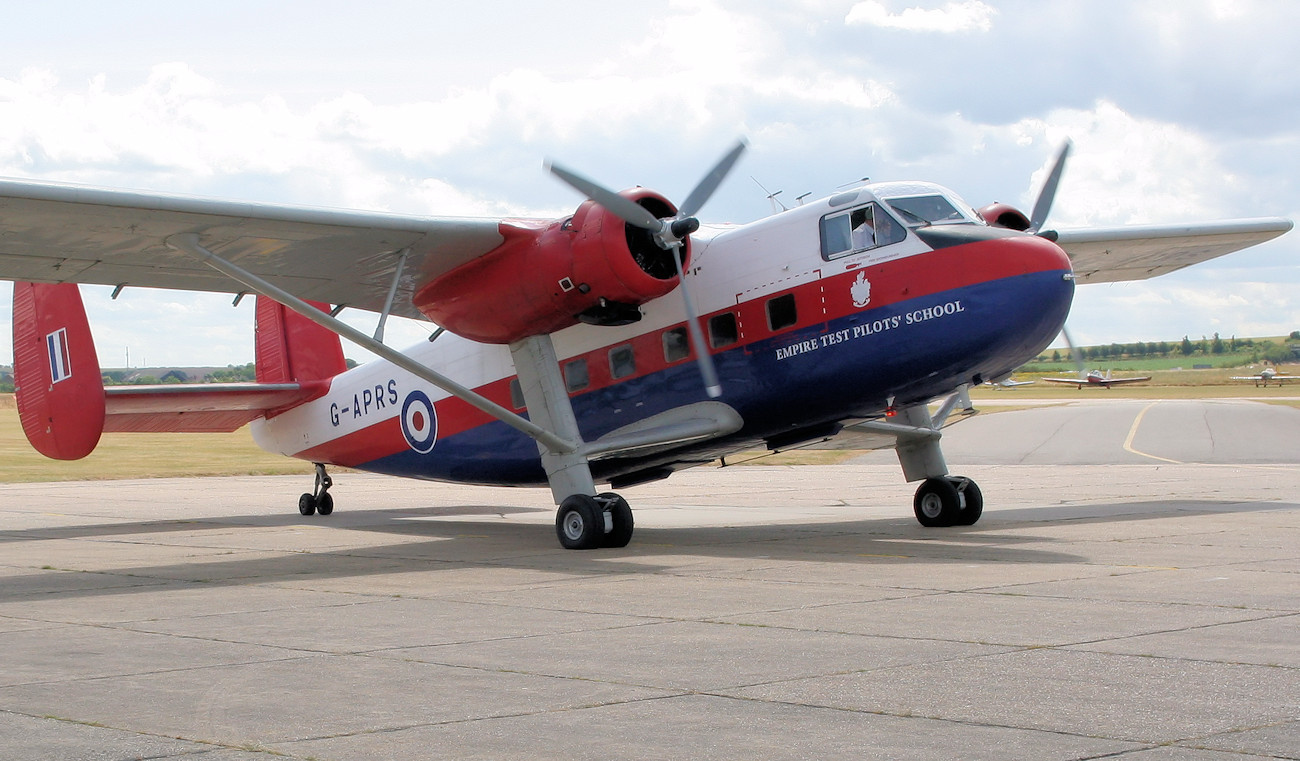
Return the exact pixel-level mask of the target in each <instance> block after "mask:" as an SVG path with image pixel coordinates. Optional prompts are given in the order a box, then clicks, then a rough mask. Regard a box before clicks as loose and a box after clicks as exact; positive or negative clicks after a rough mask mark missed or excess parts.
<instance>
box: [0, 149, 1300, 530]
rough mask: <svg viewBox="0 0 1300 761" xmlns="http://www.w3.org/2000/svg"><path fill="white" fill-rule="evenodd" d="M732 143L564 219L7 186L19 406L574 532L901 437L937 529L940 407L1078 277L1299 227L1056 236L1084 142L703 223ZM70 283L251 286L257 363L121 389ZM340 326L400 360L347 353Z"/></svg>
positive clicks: (969, 515)
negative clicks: (529, 502) (496, 509)
mask: <svg viewBox="0 0 1300 761" xmlns="http://www.w3.org/2000/svg"><path fill="white" fill-rule="evenodd" d="M743 148H744V143H741V144H738V145H737V146H736V147H735V148H733V149H732V150H731V151H730V152H728V153H727V155H726V156H725V157H724V158H723V159H722V160H721V161H720V162H719V163H718V165H717V166H716V167H714V168H713V170H712V171H711V172H709V174H708V175H706V177H705V179H704V180H703V181H701V183H700V185H699V186H698V187H696V188H695V190H694V191H692V192H691V193H690V194H689V195H688V196H687V197H686V200H685V201H683V202H682V205H681V206H680V207H678V206H675V205H674V204H673V203H672V202H671V201H669V200H668V199H667V198H666V197H664V196H662V195H660V194H658V193H655V192H652V191H650V190H646V189H644V188H639V187H638V188H633V189H631V190H626V191H623V192H621V193H615V192H612V191H610V190H607V189H605V188H603V187H602V186H600V185H598V184H596V183H594V182H592V181H590V180H587V179H585V178H583V177H581V176H579V175H577V174H575V173H573V172H570V171H568V170H566V169H563V168H561V167H558V166H552V167H551V171H552V172H554V173H555V174H556V176H558V177H559V178H561V179H562V180H564V181H566V182H567V183H569V184H570V185H572V186H573V187H575V188H577V189H578V190H580V191H581V192H582V193H584V194H585V195H586V196H587V197H588V200H586V201H584V202H583V203H581V204H580V205H579V206H578V207H577V209H576V211H574V213H573V214H571V215H567V216H565V217H562V218H560V219H553V220H539V219H465V218H445V217H441V218H440V217H417V216H403V215H393V214H380V213H369V212H356V211H332V210H322V209H308V208H294V207H288V206H270V205H262V204H251V203H235V202H228V201H214V200H201V199H194V198H182V197H176V196H170V195H158V194H149V193H137V192H125V191H117V190H103V189H92V188H85V187H74V186H68V185H53V184H39V183H34V182H25V181H16V180H9V181H0V277H3V278H8V279H14V280H16V281H20V282H16V283H15V285H14V321H13V328H14V364H15V381H16V384H17V386H18V391H17V399H18V406H19V413H20V417H21V420H22V424H23V429H24V431H25V432H26V434H27V436H28V438H29V439H30V441H31V442H32V444H33V445H34V446H35V447H36V449H38V450H39V451H40V452H42V453H44V454H46V455H48V456H50V457H54V458H60V459H75V458H79V457H83V456H85V455H86V454H88V453H89V452H91V451H92V450H93V449H94V448H95V445H96V443H97V442H98V440H99V438H100V434H101V433H102V432H103V431H230V430H235V429H236V428H238V427H239V426H242V425H243V424H245V423H249V422H251V423H252V431H253V436H254V438H255V439H256V441H257V443H258V444H259V445H261V446H262V447H264V448H266V449H268V450H270V451H273V452H280V453H283V454H286V455H289V456H292V457H298V458H301V459H303V460H307V461H309V462H312V463H315V464H316V474H317V479H316V487H315V488H314V490H313V491H312V492H311V493H307V494H303V495H302V497H301V499H300V501H299V505H298V508H299V511H300V512H302V513H303V514H304V515H311V514H312V513H321V514H329V513H330V512H332V510H333V506H334V501H333V497H332V495H331V494H330V492H329V488H330V486H331V480H330V477H329V476H328V474H327V473H326V470H325V466H326V465H328V464H336V465H344V466H348V467H353V468H358V469H362V470H369V471H374V472H378V473H388V474H393V475H399V476H409V477H414V478H422V479H430V480H446V481H461V482H467V483H475V484H496V485H521V486H523V485H528V486H532V485H536V486H540V485H549V486H550V489H551V493H552V495H553V497H554V499H555V502H556V503H557V504H558V505H559V510H558V511H557V514H556V533H557V535H558V537H559V540H560V543H561V544H562V545H563V546H564V547H567V548H574V549H586V548H594V547H621V546H624V545H626V544H627V543H628V541H629V540H630V539H631V537H632V530H633V518H632V511H631V509H630V508H629V506H628V503H627V502H626V501H625V500H624V499H623V498H622V497H620V496H618V495H617V494H614V493H598V492H597V489H596V484H597V483H609V484H611V486H612V488H614V489H620V488H623V487H628V486H631V485H633V484H639V483H643V482H646V481H652V480H655V479H659V478H664V477H666V476H668V475H670V474H671V473H673V472H674V471H676V470H680V469H682V468H688V467H691V466H693V465H699V464H703V463H707V462H710V461H713V460H716V459H718V458H720V457H722V456H725V455H727V454H729V453H732V452H736V451H739V450H745V449H752V448H755V447H767V448H769V449H773V450H775V449H783V448H789V447H794V446H798V445H801V444H803V443H807V442H821V441H823V440H825V439H827V438H829V437H832V436H835V435H837V434H840V433H850V432H851V433H853V434H856V435H857V436H858V437H859V438H860V442H858V445H859V446H862V445H869V446H877V447H879V446H892V447H894V448H895V449H896V450H897V453H898V459H899V461H900V463H901V464H902V468H903V475H904V477H905V478H906V479H907V480H908V481H921V484H920V486H919V488H918V489H917V491H916V497H915V499H914V504H913V507H914V510H915V513H916V517H917V519H918V520H919V521H920V522H921V523H922V524H924V525H926V526H948V525H954V524H962V525H969V524H973V523H975V521H977V520H978V519H979V517H980V513H981V511H982V506H983V498H982V496H981V494H980V490H979V488H978V487H977V486H976V485H975V483H974V482H973V481H971V480H970V479H968V478H963V477H960V476H952V475H949V472H948V466H947V464H946V462H945V461H944V457H943V453H942V451H941V450H940V446H939V440H940V436H941V428H942V427H943V425H944V424H945V423H946V422H947V421H948V419H949V417H950V415H951V414H952V413H953V412H954V411H956V410H958V409H968V408H969V407H970V402H969V398H968V396H967V393H966V392H967V389H968V388H969V387H970V386H971V385H978V384H980V383H982V382H984V381H986V380H993V381H999V380H1002V379H1004V378H1006V377H1008V376H1009V375H1010V373H1011V371H1012V370H1013V369H1015V368H1016V367H1018V366H1019V365H1021V364H1022V363H1024V362H1025V361H1026V360H1029V359H1031V358H1033V357H1034V356H1036V355H1037V354H1038V353H1039V352H1040V351H1041V350H1042V349H1043V348H1045V347H1046V346H1047V345H1048V344H1049V343H1050V342H1051V341H1052V339H1053V338H1054V337H1055V336H1056V335H1057V334H1058V333H1060V332H1061V329H1062V326H1063V324H1064V322H1065V318H1066V315H1067V314H1068V313H1069V310H1070V302H1071V299H1072V297H1073V294H1074V288H1075V284H1076V283H1078V282H1084V283H1096V282H1110V281H1116V280H1132V279H1142V278H1149V277H1154V276H1156V275H1160V274H1163V273H1166V272H1171V271H1173V270H1177V269H1181V268H1182V267H1186V266H1188V265H1190V264H1194V263H1196V262H1200V261H1203V260H1206V259H1210V258H1212V257H1216V256H1220V255H1223V254H1226V253H1229V252H1232V251H1236V250H1238V249H1241V248H1244V247H1246V246H1250V245H1253V244H1256V243H1259V242H1262V241H1265V240H1268V239H1270V238H1274V237H1276V236H1278V235H1281V234H1282V233H1284V232H1286V231H1287V230H1289V229H1290V228H1291V223H1290V222H1289V221H1287V220H1285V219H1254V220H1234V221H1227V222H1208V223H1197V224H1190V225H1170V226H1148V227H1126V228H1118V229H1087V230H1069V231H1067V230H1062V231H1059V232H1052V231H1048V230H1044V229H1043V224H1044V222H1045V220H1046V218H1047V212H1048V209H1049V208H1050V205H1051V202H1052V197H1053V195H1054V193H1055V189H1056V186H1057V183H1058V182H1059V179H1060V175H1061V170H1062V167H1063V166H1064V161H1065V156H1066V150H1065V149H1063V150H1062V151H1061V153H1060V155H1058V157H1057V158H1056V160H1055V165H1054V166H1053V168H1052V171H1051V173H1050V174H1049V179H1048V181H1047V183H1046V185H1045V187H1044V189H1043V191H1042V192H1041V194H1040V196H1039V199H1038V202H1037V203H1036V204H1035V207H1034V210H1033V213H1032V214H1031V216H1030V217H1026V216H1025V215H1024V214H1023V213H1021V212H1019V211H1017V210H1016V209H1014V208H1012V207H1010V206H1007V205H1005V204H994V205H992V206H989V207H986V208H984V209H982V210H980V211H976V210H974V209H973V208H971V207H970V206H968V205H967V204H966V203H965V202H964V201H963V200H962V199H961V198H959V197H958V196H957V195H956V194H954V193H953V192H951V191H949V190H947V189H945V188H942V187H939V186H937V185H933V184H930V183H924V182H884V183H874V184H864V185H861V186H859V187H854V188H852V189H849V190H844V191H842V192H838V193H836V194H834V195H832V196H829V197H827V198H823V199H821V200H820V201H816V202H812V203H807V204H804V205H802V206H799V207H797V208H794V209H790V210H788V211H785V212H782V213H779V214H775V215H773V216H770V217H767V218H765V219H761V220H758V221H756V222H752V223H749V224H744V225H717V226H712V225H710V226H703V225H701V224H700V222H699V221H698V220H697V219H696V216H695V215H696V213H697V212H698V211H699V210H700V208H701V207H702V206H703V205H704V203H705V202H706V201H707V200H708V198H709V197H710V196H711V195H712V193H713V192H714V190H715V189H716V188H717V187H718V185H719V184H720V183H721V182H722V180H723V178H724V177H725V176H726V174H727V172H728V171H729V170H730V169H731V167H732V165H733V164H734V163H735V162H736V160H737V159H738V158H739V157H740V154H741V152H742V150H743ZM1066 148H1068V144H1067V146H1066ZM78 283H99V284H106V285H113V286H116V287H117V288H118V289H119V290H120V289H122V288H126V287H136V286H142V287H156V288H175V289H188V290H201V291H219V292H227V293H237V294H239V296H236V300H238V298H239V297H240V296H242V295H243V294H245V293H249V292H251V293H256V294H258V303H257V324H256V368H257V382H255V383H246V384H230V385H215V384H214V385H184V386H157V387H116V388H112V387H111V388H107V389H106V388H104V386H103V385H102V382H101V377H100V371H99V367H98V360H97V359H96V356H95V347H94V344H93V341H92V340H91V334H90V329H89V326H88V324H87V320H86V315H85V310H84V308H83V306H82V302H81V297H80V293H79V291H78V287H77V285H76V284H78ZM674 290H676V291H679V294H674V293H673V291H674ZM115 295H116V294H115ZM344 308H351V309H361V310H368V311H371V312H374V313H376V314H378V329H377V330H376V331H375V334H374V336H370V335H366V334H365V333H363V332H361V331H359V330H356V329H355V328H352V327H350V326H349V325H347V324H345V323H343V322H341V321H339V320H338V319H336V315H337V314H338V312H339V311H340V310H342V309H344ZM394 314H395V315H402V316H406V317H414V318H417V319H425V320H429V321H431V322H433V323H435V324H436V325H437V326H439V327H438V330H437V331H436V332H435V333H434V335H433V337H432V338H431V339H430V341H429V342H423V343H421V344H420V345H418V346H415V347H413V348H411V349H409V350H407V351H405V352H401V351H396V350H394V349H392V348H390V347H389V346H387V345H385V344H384V343H383V341H382V336H383V329H384V324H385V321H386V319H387V318H388V316H389V315H394ZM340 337H342V338H346V339H348V340H349V341H352V342H354V343H356V344H357V345H359V346H361V347H364V348H366V349H368V350H370V351H371V352H374V353H375V354H377V355H378V356H379V357H380V358H381V360H380V361H373V362H369V363H367V364H364V365H361V366H360V367H357V368H354V369H352V370H346V371H345V367H344V359H343V352H342V349H341V345H340V342H339V339H340ZM434 339H436V340H434ZM933 400H942V403H941V404H940V405H939V407H938V408H937V410H935V411H932V410H931V408H930V403H931V402H932V401H933Z"/></svg>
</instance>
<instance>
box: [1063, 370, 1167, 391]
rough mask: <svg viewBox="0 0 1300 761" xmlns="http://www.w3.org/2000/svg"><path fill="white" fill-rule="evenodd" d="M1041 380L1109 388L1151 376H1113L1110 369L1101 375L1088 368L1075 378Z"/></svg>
mask: <svg viewBox="0 0 1300 761" xmlns="http://www.w3.org/2000/svg"><path fill="white" fill-rule="evenodd" d="M1043 380H1045V381H1047V382H1049V383H1068V384H1070V385H1072V386H1078V387H1079V388H1083V387H1084V386H1101V387H1102V388H1110V387H1111V386H1120V385H1123V384H1125V383H1141V382H1143V381H1149V380H1151V376H1150V375H1144V376H1141V377H1136V378H1113V377H1111V374H1110V370H1107V371H1106V373H1105V375H1103V374H1102V372H1101V371H1100V370H1089V371H1088V372H1087V373H1086V374H1081V375H1079V377H1077V378H1043Z"/></svg>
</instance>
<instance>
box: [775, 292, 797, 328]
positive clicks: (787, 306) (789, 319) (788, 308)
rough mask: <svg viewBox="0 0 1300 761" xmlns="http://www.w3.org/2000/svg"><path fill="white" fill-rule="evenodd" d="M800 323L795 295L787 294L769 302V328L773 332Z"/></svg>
mask: <svg viewBox="0 0 1300 761" xmlns="http://www.w3.org/2000/svg"><path fill="white" fill-rule="evenodd" d="M797 322H799V313H798V310H796V309H795V304H794V294H793V293H787V294H785V295H784V296H777V297H776V298H774V299H768V300H767V326H768V327H769V328H771V329H772V330H773V331H777V330H783V329H785V328H788V327H790V326H792V325H794V324H795V323H797Z"/></svg>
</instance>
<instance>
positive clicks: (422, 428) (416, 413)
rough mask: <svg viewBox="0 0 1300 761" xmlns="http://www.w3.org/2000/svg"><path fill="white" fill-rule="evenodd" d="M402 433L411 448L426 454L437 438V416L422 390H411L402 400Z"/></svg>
mask: <svg viewBox="0 0 1300 761" xmlns="http://www.w3.org/2000/svg"><path fill="white" fill-rule="evenodd" d="M402 435H403V436H405V437H406V443H407V444H410V445H411V449H414V450H415V451H417V452H419V453H420V454H428V453H429V452H430V451H432V450H433V445H434V442H436V441H437V440H438V416H437V414H436V413H435V412H434V411H433V402H431V401H429V397H428V396H427V395H426V394H425V393H424V392H423V391H412V392H411V393H409V394H407V395H406V401H404V402H402Z"/></svg>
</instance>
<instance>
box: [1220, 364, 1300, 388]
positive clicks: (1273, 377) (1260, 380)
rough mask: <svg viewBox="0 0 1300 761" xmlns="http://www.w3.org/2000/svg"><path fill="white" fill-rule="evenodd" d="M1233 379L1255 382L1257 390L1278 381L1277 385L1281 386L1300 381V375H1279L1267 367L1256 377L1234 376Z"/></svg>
mask: <svg viewBox="0 0 1300 761" xmlns="http://www.w3.org/2000/svg"><path fill="white" fill-rule="evenodd" d="M1232 379H1233V380H1239V381H1255V388H1259V387H1260V386H1263V387H1264V388H1268V384H1269V383H1270V382H1271V381H1277V385H1278V386H1281V385H1282V384H1283V383H1285V382H1286V381H1289V380H1291V381H1293V380H1300V375H1278V374H1277V370H1274V369H1273V368H1271V367H1266V368H1264V369H1263V370H1261V371H1260V372H1258V373H1256V374H1255V375H1234V376H1232Z"/></svg>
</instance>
